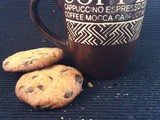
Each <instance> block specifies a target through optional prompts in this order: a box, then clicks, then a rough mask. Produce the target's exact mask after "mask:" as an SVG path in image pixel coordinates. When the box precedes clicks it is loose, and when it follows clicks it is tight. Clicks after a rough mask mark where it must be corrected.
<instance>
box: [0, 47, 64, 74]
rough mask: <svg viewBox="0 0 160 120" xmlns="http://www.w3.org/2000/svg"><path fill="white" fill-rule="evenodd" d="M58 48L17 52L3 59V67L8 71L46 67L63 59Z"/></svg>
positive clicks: (25, 70) (61, 52)
mask: <svg viewBox="0 0 160 120" xmlns="http://www.w3.org/2000/svg"><path fill="white" fill-rule="evenodd" d="M63 57H64V53H63V51H62V50H61V49H59V48H39V49H33V50H28V51H22V52H18V53H16V54H14V55H12V56H10V57H8V58H6V59H5V60H4V61H3V69H4V70H5V71H8V72H21V71H22V72H27V71H32V70H37V69H41V68H44V67H48V66H50V65H52V64H54V63H57V62H58V61H60V60H61V59H63Z"/></svg>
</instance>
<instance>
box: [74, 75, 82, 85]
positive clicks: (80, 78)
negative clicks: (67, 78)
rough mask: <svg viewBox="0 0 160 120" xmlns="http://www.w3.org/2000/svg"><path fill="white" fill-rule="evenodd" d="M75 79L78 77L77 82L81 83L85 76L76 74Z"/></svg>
mask: <svg viewBox="0 0 160 120" xmlns="http://www.w3.org/2000/svg"><path fill="white" fill-rule="evenodd" d="M75 79H76V82H78V83H80V84H82V83H83V78H82V77H81V76H80V75H78V74H76V75H75Z"/></svg>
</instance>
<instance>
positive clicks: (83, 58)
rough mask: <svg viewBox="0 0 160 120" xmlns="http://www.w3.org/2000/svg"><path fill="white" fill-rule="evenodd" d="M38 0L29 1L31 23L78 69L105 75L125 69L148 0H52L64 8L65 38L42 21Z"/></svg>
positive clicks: (132, 51)
mask: <svg viewBox="0 0 160 120" xmlns="http://www.w3.org/2000/svg"><path fill="white" fill-rule="evenodd" d="M39 1H40V0H31V1H30V16H31V19H32V21H33V23H34V24H35V26H36V27H37V28H38V29H39V30H40V31H41V33H42V34H43V35H44V36H45V37H46V38H48V39H49V40H51V41H52V42H53V43H54V44H56V45H57V46H59V47H60V48H62V49H63V50H64V51H66V52H67V53H69V55H70V56H71V58H72V59H73V61H74V63H75V65H76V66H77V67H78V68H79V69H80V70H82V71H84V72H85V73H88V74H89V75H91V76H92V77H96V78H107V79H112V78H115V77H118V76H119V75H121V74H122V73H123V72H124V71H125V69H126V68H127V66H128V64H129V61H130V60H131V57H132V56H133V53H134V51H135V48H136V43H137V39H138V38H139V35H140V31H141V28H142V22H143V18H144V13H145V8H146V3H147V0H54V1H55V2H56V3H57V4H58V5H59V7H60V9H61V10H62V12H63V17H64V23H65V28H66V31H67V33H66V34H67V38H66V39H63V38H61V37H60V36H58V35H55V34H54V33H52V32H51V31H50V30H49V29H48V28H47V27H46V26H45V25H44V24H43V23H42V21H41V20H40V17H39V15H38V10H37V7H38V3H39ZM57 24H58V23H57Z"/></svg>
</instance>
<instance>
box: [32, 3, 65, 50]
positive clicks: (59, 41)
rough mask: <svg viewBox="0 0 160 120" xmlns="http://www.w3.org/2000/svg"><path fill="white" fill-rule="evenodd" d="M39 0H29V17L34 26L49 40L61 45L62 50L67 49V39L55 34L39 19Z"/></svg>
mask: <svg viewBox="0 0 160 120" xmlns="http://www.w3.org/2000/svg"><path fill="white" fill-rule="evenodd" d="M39 2H40V0H30V9H29V12H30V17H31V20H32V21H33V23H34V24H35V26H36V27H37V28H38V29H39V30H40V32H41V33H42V34H43V35H44V36H45V37H46V38H48V39H49V40H50V41H52V42H53V43H54V44H56V45H57V46H59V47H61V48H62V49H63V50H66V49H67V41H66V40H65V39H63V38H61V37H59V36H58V35H55V34H54V33H53V32H51V31H50V30H49V29H48V28H47V27H46V26H45V25H44V24H43V23H42V21H41V19H40V17H39V13H38V4H39Z"/></svg>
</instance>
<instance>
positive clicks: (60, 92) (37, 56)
mask: <svg viewBox="0 0 160 120" xmlns="http://www.w3.org/2000/svg"><path fill="white" fill-rule="evenodd" d="M63 58H64V53H63V51H62V50H61V49H59V48H39V49H34V50H28V51H22V52H19V53H16V54H14V55H12V56H10V57H8V58H7V59H5V60H4V61H3V69H4V70H5V71H7V72H28V73H26V74H24V75H23V76H22V77H21V78H20V79H19V80H18V82H17V84H16V86H15V93H16V95H17V97H18V98H19V99H20V100H21V101H23V102H26V103H28V104H29V105H31V106H33V107H40V108H50V109H55V108H61V107H63V106H65V105H67V104H69V103H70V102H71V101H73V100H74V99H75V98H76V96H77V95H79V94H80V93H81V91H82V84H83V80H84V79H83V76H82V74H81V73H80V72H79V71H78V70H76V69H75V68H73V67H69V66H65V65H55V64H56V63H58V62H59V61H60V60H62V59H63Z"/></svg>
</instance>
